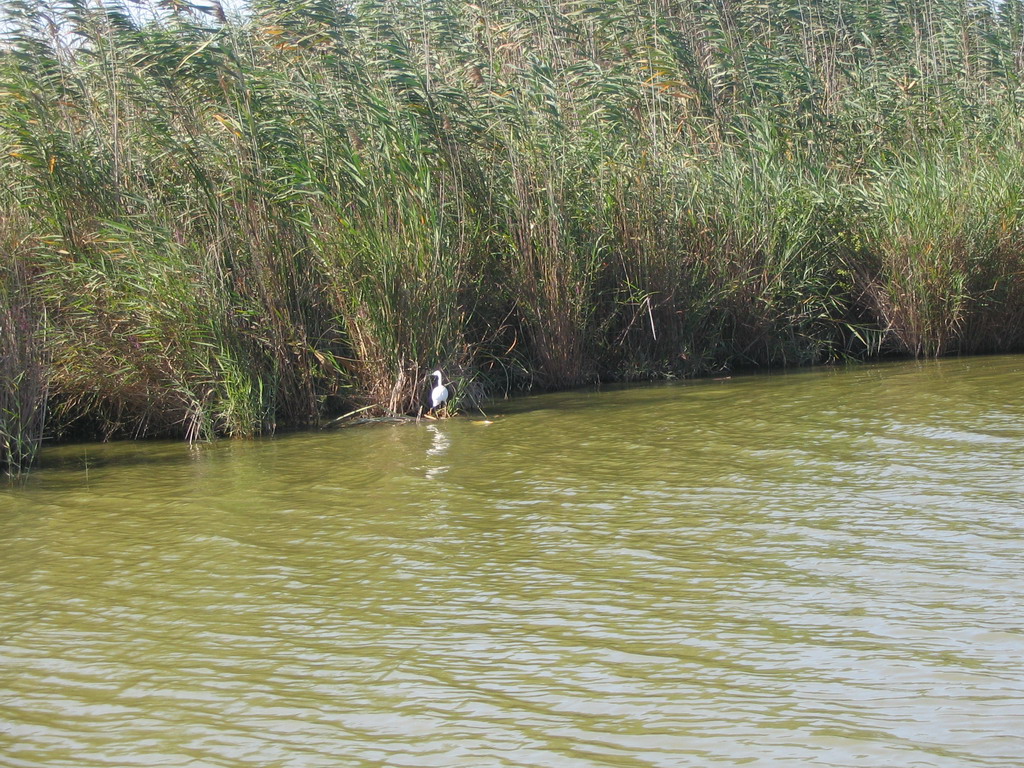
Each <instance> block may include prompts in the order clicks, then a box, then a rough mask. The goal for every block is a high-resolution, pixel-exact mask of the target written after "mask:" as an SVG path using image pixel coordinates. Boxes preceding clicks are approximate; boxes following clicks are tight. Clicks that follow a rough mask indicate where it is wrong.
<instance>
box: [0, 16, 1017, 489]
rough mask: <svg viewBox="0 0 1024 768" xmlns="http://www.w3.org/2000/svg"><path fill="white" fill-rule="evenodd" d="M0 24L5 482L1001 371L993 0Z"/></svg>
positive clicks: (1012, 295)
mask: <svg viewBox="0 0 1024 768" xmlns="http://www.w3.org/2000/svg"><path fill="white" fill-rule="evenodd" d="M3 7H4V10H3V22H2V27H3V42H2V44H0V78H2V79H0V83H2V84H0V178H2V179H3V180H4V183H3V185H2V188H0V246H2V249H3V253H2V258H3V261H2V262H0V344H2V348H0V355H2V357H0V464H4V465H6V466H7V468H8V471H17V470H18V469H19V468H20V467H23V466H26V465H27V464H28V463H29V462H30V461H31V459H32V457H33V455H34V452H35V450H36V447H37V446H38V444H39V441H40V439H41V438H42V437H43V436H44V434H45V435H46V436H47V437H50V438H56V439H61V438H68V437H100V438H109V437H114V436H144V435H180V436H184V437H186V438H188V439H191V440H203V439H209V438H212V437H214V436H220V435H226V436H240V437H241V436H251V435H257V434H264V433H267V432H271V431H273V430H274V429H275V428H277V427H278V426H279V425H280V426H285V425H287V426H289V427H298V426H309V425H317V424H320V423H322V422H323V421H324V420H325V419H326V418H328V417H329V416H332V415H337V414H339V413H343V412H345V411H348V410H353V409H359V408H367V406H369V408H367V410H365V411H362V412H363V413H373V412H376V413H378V414H381V415H387V414H402V413H412V412H415V411H416V410H417V409H418V408H419V407H420V406H421V405H422V403H423V400H424V397H425V395H426V392H427V390H428V387H429V380H428V374H429V372H430V371H432V370H434V369H435V368H441V369H443V370H444V371H445V373H446V375H447V376H448V377H449V379H450V380H451V381H452V382H453V386H452V389H453V390H454V395H455V397H456V398H461V400H462V402H463V405H465V403H466V402H467V399H468V398H472V397H474V396H476V395H477V394H478V393H481V392H491V393H494V392H503V391H508V390H512V389H528V388H559V387H571V386H576V385H583V384H588V383H591V382H595V381H598V380H636V379H644V378H653V377H662V376H692V375H701V374H706V373H709V372H718V371H723V370H730V369H740V368H749V367H763V366H783V365H803V364H810V363H821V362H828V361H834V360H840V359H862V358H867V357H876V356H881V355H911V356H934V355H945V354H961V353H980V352H1001V351H1020V350H1021V349H1022V346H1024V273H1022V260H1024V229H1022V224H1024V219H1022V216H1024V208H1022V199H1021V197H1022V194H1024V192H1022V190H1024V151H1022V149H1024V147H1022V122H1021V119H1022V109H1024V87H1022V80H1021V78H1022V72H1024V69H1022V59H1024V4H1022V2H1021V0H1003V2H999V3H994V2H986V1H984V0H870V1H869V0H765V1H764V2H758V3H753V2H725V0H567V1H566V2H552V0H480V1H479V2H475V3H473V2H465V1H464V0H350V2H342V1H340V0H288V1H287V2H284V1H282V0H255V1H254V2H253V3H252V5H251V7H250V8H249V10H248V12H247V14H246V15H245V16H244V17H238V18H228V17H227V16H226V15H225V13H224V11H223V9H222V8H221V7H220V6H219V5H218V4H217V3H215V2H211V3H210V4H203V3H197V4H189V3H187V2H184V1H183V0H174V1H173V2H172V1H171V0H167V1H166V2H159V3H155V4H152V5H145V6H140V5H137V4H134V3H133V4H127V5H124V4H121V3H119V2H117V1H116V0H6V2H5V3H4V5H3ZM44 430H45V431H44Z"/></svg>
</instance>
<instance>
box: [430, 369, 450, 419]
mask: <svg viewBox="0 0 1024 768" xmlns="http://www.w3.org/2000/svg"><path fill="white" fill-rule="evenodd" d="M430 375H431V376H437V386H436V387H434V388H433V389H432V390H430V410H432V411H433V410H436V409H438V408H440V407H441V406H442V405H444V404H445V403H447V402H448V387H446V386H445V385H444V383H443V381H442V380H443V379H444V376H443V374H442V373H441V372H440V371H434V372H433V373H432V374H430Z"/></svg>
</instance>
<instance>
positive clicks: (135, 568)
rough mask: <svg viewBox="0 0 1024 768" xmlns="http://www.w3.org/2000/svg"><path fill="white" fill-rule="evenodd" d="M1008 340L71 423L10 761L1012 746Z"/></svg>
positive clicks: (302, 762)
mask: <svg viewBox="0 0 1024 768" xmlns="http://www.w3.org/2000/svg"><path fill="white" fill-rule="evenodd" d="M1022 372H1024V359H1021V358H1014V357H997V358H985V359H971V360H951V361H941V362H938V363H928V364H916V363H902V364H896V365H882V366H869V367H860V368H853V369H849V370H838V371H814V372H801V373H795V374H786V375H773V376H751V377H736V378H734V379H732V380H729V381H721V382H697V383H686V384H676V385H671V386H651V387H639V388H631V389H615V390H609V391H605V392H601V393H568V394H557V395H550V396H544V397H538V398H529V399H524V400H521V401H513V402H510V403H508V404H507V405H506V406H505V412H504V413H503V414H502V415H501V416H500V417H497V418H494V423H493V424H489V425H482V424H475V423H473V422H472V421H471V420H469V419H456V420H451V421H447V422H437V423H434V422H431V423H422V424H418V425H412V426H401V427H392V426H382V427H373V428H365V429H352V430H346V431H341V432H332V433H324V434H317V435H291V436H287V437H283V438H279V439H275V440H267V441H254V442H224V443H218V444H215V445H210V446H203V447H201V448H199V449H188V448H187V447H185V446H181V445H177V444H169V443H157V444H145V445H138V444H123V445H109V446H87V447H83V446H75V447H66V448H61V449H52V450H50V451H48V452H47V454H46V456H45V457H44V458H45V461H46V465H47V466H46V467H44V469H43V470H42V471H41V472H39V473H37V474H35V475H33V476H32V477H31V478H30V480H29V482H28V483H27V485H26V486H25V487H23V488H14V489H10V490H5V491H3V492H0V766H47V767H50V766H76V767H81V766H160V765H165V766H183V765H191V766H271V765H273V766H332V767H333V766H342V765H343V766H444V767H445V768H447V767H448V766H460V765H465V766H558V767H559V768H561V767H562V766H568V767H570V768H575V767H583V766H672V767H675V766H684V765H685V766H705V765H707V766H715V765H722V766H736V765H758V766H775V765H779V766H790V765H797V766H804V765H808V766H809V765H821V766H949V767H950V768H953V767H956V768H960V767H962V766H1019V765H1020V764H1021V762H1020V755H1022V754H1024V737H1022V736H1020V735H1019V734H1020V733H1021V731H1022V729H1021V723H1022V722H1024V665H1022V664H1021V659H1022V658H1024V618H1022V617H1024V586H1022V580H1021V578H1020V564H1021V554H1020V553H1021V551H1022V545H1024V517H1022V513H1021V509H1022V507H1024V504H1022V499H1024V451H1022V450H1021V449H1022V446H1024V389H1022V387H1021V376H1022ZM490 410H491V409H489V412H490Z"/></svg>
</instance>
